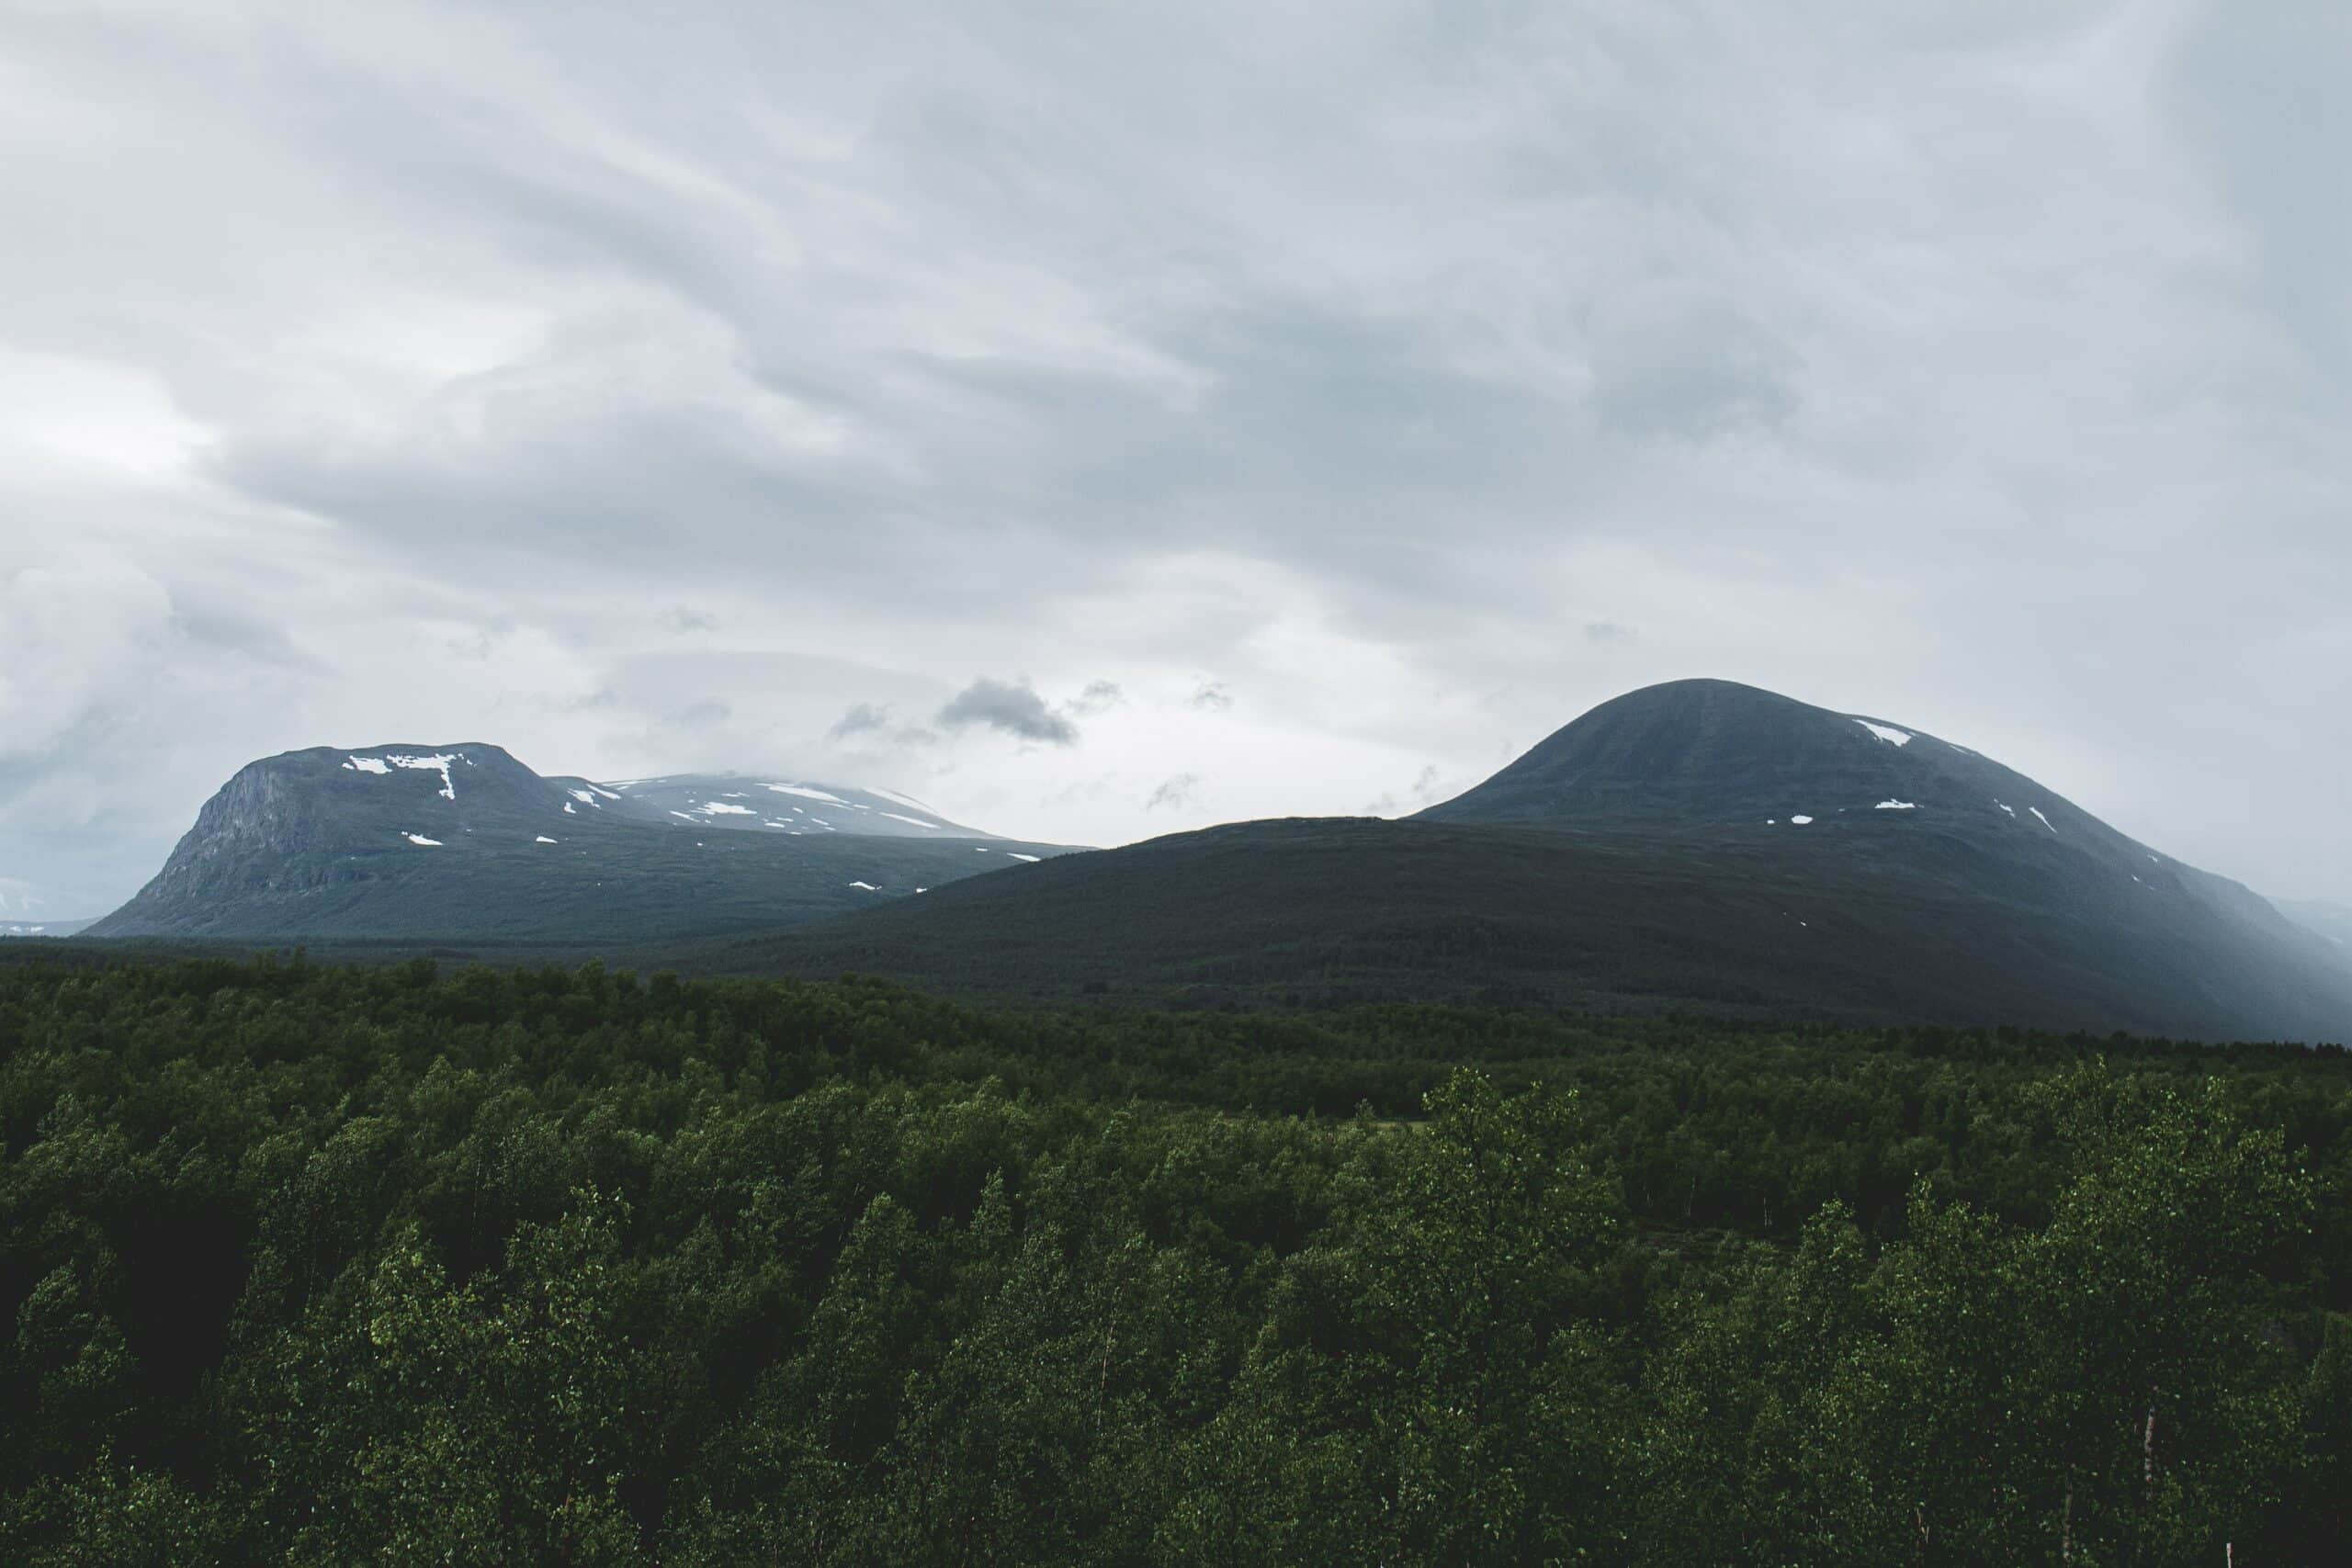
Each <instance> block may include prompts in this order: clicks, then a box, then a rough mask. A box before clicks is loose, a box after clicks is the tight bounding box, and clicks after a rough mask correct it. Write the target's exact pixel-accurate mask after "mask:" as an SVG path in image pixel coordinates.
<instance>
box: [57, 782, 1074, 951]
mask: <svg viewBox="0 0 2352 1568" xmlns="http://www.w3.org/2000/svg"><path fill="white" fill-rule="evenodd" d="M1062 852H1064V850H1063V848H1062V847H1061V846H1057V845H1050V844H1030V843H1023V842H1016V841H1012V840H1000V839H997V838H994V837H992V836H989V835H985V834H979V833H977V832H975V831H974V830H973V829H968V828H965V827H961V826H958V825H956V824H955V823H952V822H948V821H946V820H945V819H944V818H939V817H937V816H935V815H933V813H931V812H930V811H929V810H928V809H927V808H925V807H922V806H921V805H920V804H919V803H917V802H915V801H912V800H910V799H907V798H905V797H902V796H899V795H889V794H884V793H881V792H874V791H866V790H861V789H857V788H854V787H852V786H847V785H826V784H814V783H808V782H804V781H799V780H791V779H754V778H735V777H731V776H726V775H691V776H687V775H681V776H677V777H673V778H662V779H644V780H635V779H632V780H620V781H616V782H614V783H610V784H600V783H597V782H594V781H592V780H588V779H581V778H569V777H542V776H541V775H540V774H538V773H534V772H532V771H531V769H529V768H528V767H526V766H525V765H524V764H523V763H521V762H519V761H516V760H515V758H514V757H512V756H510V755H509V754H508V753H507V752H506V751H504V750H502V749H501V748H499V747H497V746H493V745H487V744H483V743H480V742H472V743H466V744H459V745H442V746H415V745H391V746H375V747H366V748H361V749H358V750H345V749H340V748H334V747H317V748H312V749H311V750H302V751H289V752H286V753H283V754H281V755H279V756H276V757H269V758H265V759H263V760H262V761H256V762H253V763H251V764H249V765H247V766H246V767H244V768H243V769H241V770H240V771H239V772H238V773H237V774H236V776H235V777H233V778H232V779H231V780H230V781H229V782H228V784H225V785H223V786H222V787H221V789H220V792H219V793H218V794H216V795H214V796H213V797H212V798H211V799H210V800H209V801H208V802H207V803H206V804H205V806H204V808H203V810H202V811H201V812H199V813H198V817H197V821H196V825H195V827H194V828H192V829H189V831H188V832H187V835H186V836H185V837H184V838H183V839H182V840H180V843H179V845H178V847H177V848H176V849H175V850H174V852H172V856H171V858H170V860H169V861H167V862H166V863H165V864H164V868H163V870H162V871H161V872H160V873H159V874H157V875H156V876H155V878H154V879H153V881H152V882H150V883H149V884H148V885H147V886H145V887H144V888H143V889H141V892H140V893H139V894H138V896H137V897H134V898H132V899H131V900H130V902H129V903H128V904H126V905H124V906H123V907H122V908H120V909H118V910H116V911H115V912H114V913H112V914H110V915H108V916H107V917H106V918H105V919H102V920H99V921H97V922H96V924H95V925H93V926H92V927H91V928H90V934H92V935H95V936H167V937H191V938H193V937H201V938H236V939H244V938H269V939H289V940H300V939H306V938H344V939H374V940H384V939H401V938H418V937H424V938H443V937H490V938H499V939H505V940H516V941H531V942H555V943H561V942H607V943H609V942H630V941H635V942H644V941H650V940H667V939H674V938H678V937H684V936H692V935H696V934H703V933H708V932H713V931H740V930H744V929H772V928H775V927H777V926H782V925H788V924H790V923H792V922H794V921H797V920H801V919H809V918H811V917H812V916H815V915H819V914H825V913H832V912H837V911H839V910H842V909H848V908H855V907H857V906H858V905H859V904H861V903H863V902H866V901H870V900H872V899H874V898H877V897H892V896H895V895H899V894H905V893H912V892H916V891H920V890H922V889H924V888H928V887H930V886H935V885H940V884H944V883H946V882H950V881H953V880H956V879H957V878H959V877H965V876H971V875H974V874H978V873H979V872H982V871H987V870H990V869H994V868H997V867H1000V866H1003V865H1007V864H1015V863H1020V862H1021V861H1023V860H1034V859H1040V858H1043V857H1045V856H1047V855H1052V854H1059V853H1062Z"/></svg>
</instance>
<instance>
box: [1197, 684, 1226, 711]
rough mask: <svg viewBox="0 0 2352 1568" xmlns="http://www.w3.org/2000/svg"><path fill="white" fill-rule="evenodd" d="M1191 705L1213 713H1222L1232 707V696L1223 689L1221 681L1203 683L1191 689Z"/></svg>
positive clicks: (1223, 685)
mask: <svg viewBox="0 0 2352 1568" xmlns="http://www.w3.org/2000/svg"><path fill="white" fill-rule="evenodd" d="M1192 704H1193V706H1194V707H1196V708H1206V709H1208V710H1209V711H1211V712H1213V713H1223V712H1224V711H1225V710H1226V709H1227V708H1229V707H1231V706H1232V705H1233V694H1232V693H1231V692H1228V691H1227V690H1226V689H1225V682H1222V681H1204V682H1201V683H1200V684H1199V685H1198V686H1195V687H1194V688H1193V695H1192Z"/></svg>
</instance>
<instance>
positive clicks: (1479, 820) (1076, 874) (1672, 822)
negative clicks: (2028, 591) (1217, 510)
mask: <svg viewBox="0 0 2352 1568" xmlns="http://www.w3.org/2000/svg"><path fill="white" fill-rule="evenodd" d="M720 962H721V963H722V964H724V965H726V966H733V967H745V968H760V967H767V968H780V969H784V970H786V971H787V972H792V973H806V974H831V973H838V972H840V971H842V970H843V969H856V970H862V971H866V972H872V973H877V974H883V975H888V976H893V977H896V978H901V979H905V980H909V981H910V982H913V983H916V984H920V985H926V986H930V987H934V988H939V989H944V990H951V991H961V992H965V993H967V994H973V995H982V996H989V997H995V998H1007V999H1009V998H1020V997H1024V996H1035V997H1043V998H1057V997H1069V996H1099V997H1105V998H1111V999H1115V1000H1127V1001H1136V1002H1163V1001H1171V1000H1173V1001H1184V1000H1192V1001H1200V1002H1244V1003H1259V1002H1265V1001H1269V1000H1274V1001H1279V1000H1284V999H1289V998H1299V999H1322V1000H1337V999H1349V998H1414V999H1424V1000H1426V999H1433V998H1462V999H1477V998H1484V999H1489V1000H1492V999H1496V998H1513V999H1519V1000H1524V1001H1529V1002H1541V1003H1548V1004H1553V1005H1566V1006H1575V1007H1585V1008H1604V1009H1607V1008H1640V1009H1652V1010H1655V1009H1659V1008H1667V1007H1679V1006H1697V1007H1704V1008H1709V1009H1714V1010H1734V1011H1742V1012H1751V1013H1770V1014H1775V1015H1781V1016H1786V1015H1792V1014H1794V1015H1804V1016H1813V1017H1821V1018H1831V1019H1850V1020H1859V1021H1949V1022H1962V1023H1980V1022H1981V1023H1996V1022H2017V1023H2028V1024H2037V1025H2043V1026H2051V1027H2058V1028H2070V1029H2071V1028H2081V1029H2090V1030H2096V1031H2102V1032H2103V1031H2108V1030H2117V1029H2121V1030H2130V1031H2132V1032H2142V1033H2149V1034H2175V1035H2193V1036H2205V1037H2216V1036H2233V1037H2263V1038H2285V1039H2301V1040H2315V1039H2325V1040H2343V1039H2346V1038H2347V1037H2352V966H2347V965H2346V964H2343V963H2342V962H2341V961H2340V960H2339V959H2338V958H2337V957H2336V956H2335V951H2334V950H2333V949H2332V947H2331V946H2330V944H2328V943H2327V942H2324V940H2323V939H2321V938H2320V937H2318V936H2316V935H2314V934H2313V933H2312V932H2310V931H2304V930H2302V929H2301V928H2300V927H2298V926H2296V925H2294V924H2293V923H2292V922H2290V921H2289V920H2288V919H2285V918H2284V917H2283V916H2281V915H2280V914H2279V913H2278V910H2276V909H2275V908H2272V907H2271V906H2270V905H2269V904H2268V903H2267V902H2266V901H2265V900H2263V899H2262V898H2260V897H2257V896H2256V895H2255V894H2253V893H2252V892H2250V891H2248V890H2247V889H2246V888H2245V887H2243V886H2239V885H2238V884H2236V883H2233V882H2230V881H2228V880H2227V879H2225V878H2222V877H2218V876H2214V875H2211V874H2208V873H2205V872H2201V871H2199V870H2197V869H2196V868H2194V867H2191V866H2188V865H2185V864H2183V863H2180V862H2178V861H2177V860H2174V859H2172V858H2171V857H2169V856H2167V855H2165V854H2163V853H2162V852H2158V851H2155V850H2152V849H2150V848H2148V847H2146V846H2144V845H2142V844H2140V843H2138V842H2136V841H2134V840H2131V839H2130V838H2129V837H2127V836H2126V835H2124V834H2122V833H2120V832H2118V831H2116V830H2115V829H2112V828H2109V826H2107V825H2106V824H2105V823H2103V822H2101V821H2099V820H2098V818H2096V817H2093V816H2092V815H2091V814H2090V813H2088V812H2086V811H2085V810H2083V809H2082V808H2081V807H2077V806H2075V805H2074V804H2073V803H2072V802H2070V801H2067V800H2066V799H2064V797H2062V796H2060V795H2057V794H2056V793H2055V792H2053V791H2051V790H2048V789H2045V788H2043V787H2041V785H2039V784H2035V783H2034V782H2033V781H2032V780H2031V779H2030V778H2027V777H2026V776H2025V775H2023V774H2021V773H2016V772H2014V771H2013V770H2011V769H2008V768H2007V767H2004V766H2002V765H2001V764H1999V763H1997V762H1995V761H1991V760H1990V759H1987V758H1985V757H1982V756H1980V755H1978V754H1977V753H1976V752H1974V751H1972V750H1968V749H1967V748H1965V747H1962V746H1958V745H1955V744H1952V743H1951V742H1949V741H1945V740H1941V739H1938V738H1936V737H1934V736H1932V735H1929V734H1928V733H1927V732H1926V731H1924V730H1921V729H1919V728H1917V727H1916V726H1910V725H1905V724H1899V723H1896V722H1894V721H1892V720H1888V719H1884V718H1880V717H1876V716H1860V715H1853V714H1844V713H1838V712H1834V711H1832V710H1828V709H1824V708H1818V707H1814V706H1811V705H1807V704H1804V703H1801V702H1796V701H1793V700H1792V699H1790V698H1787V697H1783V696H1779V695H1776V694H1772V693H1769V692H1763V691H1758V690H1757V689H1756V688H1753V687H1749V686H1742V685H1738V684H1736V683H1733V682H1721V681H1687V682H1672V683H1670V684H1668V685H1663V686H1656V687H1650V688H1647V689H1645V690H1643V691H1639V692H1634V693H1632V694H1628V695H1626V696H1623V697H1620V698H1617V699H1615V700H1614V701H1612V702H1610V703H1607V704H1604V705H1601V706H1600V707H1598V708H1596V709H1594V710H1592V711H1591V712H1590V713H1589V714H1587V715H1585V716H1583V717H1581V718H1579V719H1577V721H1575V722H1574V723H1572V724H1570V725H1568V726H1567V727H1566V728H1563V729H1561V730H1560V731H1558V732H1557V733H1555V734H1554V735H1553V736H1551V737H1550V738H1549V739H1546V740H1544V742H1543V743H1542V744H1540V745H1538V746H1537V747H1535V748H1534V749H1533V750H1531V751H1529V752H1528V753H1527V754H1526V755H1525V756H1523V757H1521V758H1520V759H1519V760H1518V761H1514V762H1512V763H1511V764H1510V766H1509V767H1506V768H1505V769H1503V770H1502V771H1501V772H1500V773H1497V774H1496V775H1495V776H1494V777H1492V778H1490V779H1488V780H1487V781H1486V782H1485V783H1483V784H1479V785H1478V786H1477V787H1476V788H1474V789H1472V790H1470V791H1468V792H1467V793H1466V794H1464V795H1461V796H1458V797H1457V798H1455V799H1453V800H1451V801H1447V802H1445V803H1444V804H1442V805H1441V806H1438V807H1432V808H1430V810H1428V811H1426V812H1423V813H1421V814H1420V815H1419V817H1418V818H1412V819H1408V820H1406V821H1401V822H1386V821H1379V820H1368V819H1332V820H1315V819H1308V820H1300V819H1292V820H1286V821H1280V822H1256V823H1241V824H1236V825H1233V826H1231V827H1227V828H1219V829H1209V830H1207V831H1206V832H1202V833H1190V834H1180V835H1175V836H1173V837H1170V838H1165V839H1158V840H1150V841H1148V842H1147V843H1142V844H1136V845H1131V846H1128V847H1126V848H1124V849H1117V850H1107V851H1102V852H1097V853H1094V854H1091V855H1087V856H1084V857H1080V858H1078V859H1073V860H1065V861H1060V862H1057V863H1053V864H1051V865H1038V866H1032V867H1028V868H1026V869H1024V870H1022V871H1020V872H1018V873H1015V874H1009V875H1005V876H1001V877H993V878H989V879H985V880H983V881H979V882H973V883H967V884H965V885H962V886H957V887H954V888H946V889H943V890H941V891H940V892H939V893H937V894H934V895H933V896H931V897H928V898H925V899H923V900H921V901H919V902H916V903H912V904H899V905H895V906H891V907H889V908H880V909H876V910H871V911H865V912H861V913H859V914H855V915H853V916H849V917H846V918H843V919H836V920H831V921H827V922H824V923H823V924H821V925H819V926H815V927H811V928H809V929H808V930H806V931H800V932H797V933H787V934H786V935H785V936H783V937H780V938H775V939H769V940H764V941H760V942H745V943H741V944H737V945H735V946H733V947H732V948H730V949H729V950H727V952H726V953H725V955H724V957H723V959H722V960H721V961H720Z"/></svg>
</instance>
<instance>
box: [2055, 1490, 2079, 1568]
mask: <svg viewBox="0 0 2352 1568" xmlns="http://www.w3.org/2000/svg"><path fill="white" fill-rule="evenodd" d="M2074 1560H2075V1472H2073V1471H2072V1470H2068V1471H2067V1472H2066V1508H2065V1511H2064V1513H2062V1514H2060V1515H2059V1516H2058V1561H2059V1562H2073V1561H2074Z"/></svg>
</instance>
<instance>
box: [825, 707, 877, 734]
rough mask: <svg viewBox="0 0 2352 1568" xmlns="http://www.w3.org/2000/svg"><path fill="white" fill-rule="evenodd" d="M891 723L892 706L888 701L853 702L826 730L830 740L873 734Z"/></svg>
mask: <svg viewBox="0 0 2352 1568" xmlns="http://www.w3.org/2000/svg"><path fill="white" fill-rule="evenodd" d="M889 724H890V708H889V705H888V704H887V703H886V704H884V705H881V706H878V707H877V706H876V705H874V704H872V703H852V704H851V705H850V706H849V709H848V711H847V712H845V713H843V714H842V716H841V717H839V718H837V719H835V720H834V721H833V727H832V728H831V729H828V730H827V731H825V739H828V740H847V739H850V738H852V737H853V736H858V735H871V734H873V733H875V732H876V731H877V730H882V729H887V728H889Z"/></svg>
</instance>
